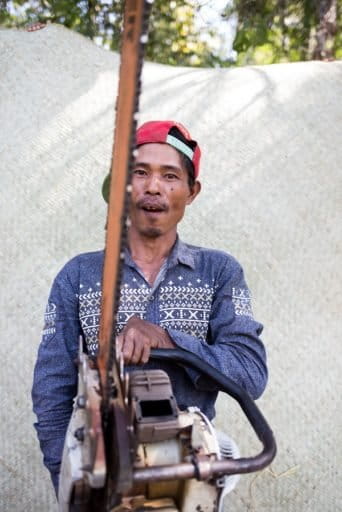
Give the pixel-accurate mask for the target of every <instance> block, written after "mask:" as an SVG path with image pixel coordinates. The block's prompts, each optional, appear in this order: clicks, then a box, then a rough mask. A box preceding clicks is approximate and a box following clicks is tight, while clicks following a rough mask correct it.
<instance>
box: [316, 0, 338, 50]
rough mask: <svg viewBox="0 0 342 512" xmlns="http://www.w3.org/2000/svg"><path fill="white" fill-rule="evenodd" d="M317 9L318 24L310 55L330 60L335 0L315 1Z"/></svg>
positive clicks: (333, 35)
mask: <svg viewBox="0 0 342 512" xmlns="http://www.w3.org/2000/svg"><path fill="white" fill-rule="evenodd" d="M317 10H318V13H317V14H318V19H319V24H318V27H317V31H316V35H315V40H316V44H315V47H314V50H313V55H312V57H313V59H315V60H330V59H332V58H333V48H334V38H335V34H336V21H337V0H320V1H319V2H318V3H317Z"/></svg>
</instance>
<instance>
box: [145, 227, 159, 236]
mask: <svg viewBox="0 0 342 512" xmlns="http://www.w3.org/2000/svg"><path fill="white" fill-rule="evenodd" d="M141 234H142V235H143V236H145V237H146V238H159V237H160V236H162V234H163V232H162V230H161V229H159V228H155V227H149V228H146V229H144V230H142V231H141Z"/></svg>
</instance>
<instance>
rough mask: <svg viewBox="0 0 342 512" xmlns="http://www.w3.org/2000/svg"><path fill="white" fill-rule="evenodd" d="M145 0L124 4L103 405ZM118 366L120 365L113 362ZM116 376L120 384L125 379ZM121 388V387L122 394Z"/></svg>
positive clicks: (106, 273)
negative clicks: (121, 379)
mask: <svg viewBox="0 0 342 512" xmlns="http://www.w3.org/2000/svg"><path fill="white" fill-rule="evenodd" d="M146 10H147V6H146V2H145V1H144V0H127V1H126V2H125V13H124V31H123V35H122V43H121V45H122V47H121V64H120V76H119V91H118V98H117V106H116V122H115V134H114V147H113V157H112V165H111V179H110V189H109V202H108V214H107V235H106V250H105V258H104V268H103V277H102V280H103V281H102V299H101V317H100V330H99V355H98V368H99V372H100V379H101V390H102V397H103V402H104V404H108V400H109V394H110V388H111V384H112V383H111V382H110V381H111V375H110V374H111V371H112V367H113V362H114V363H115V361H114V357H113V353H114V351H115V340H114V333H113V331H114V329H113V327H114V318H115V316H116V312H117V308H118V298H119V294H120V286H119V284H120V271H121V260H122V258H123V254H122V251H123V243H122V238H123V232H124V225H125V220H126V211H127V201H128V199H127V196H128V195H129V193H128V189H127V186H128V184H129V171H130V167H131V164H132V158H133V155H132V152H133V148H134V137H135V128H136V121H135V117H136V116H135V114H136V112H137V109H138V98H139V92H140V74H141V67H142V59H143V53H142V48H143V46H144V43H145V38H144V32H143V27H144V21H145V18H146V17H147V13H146V12H145V11H146ZM114 366H116V365H115V364H114ZM116 377H118V376H113V381H114V382H115V385H118V383H119V382H120V379H119V378H116ZM118 392H119V390H116V393H118Z"/></svg>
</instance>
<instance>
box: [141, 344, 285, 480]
mask: <svg viewBox="0 0 342 512" xmlns="http://www.w3.org/2000/svg"><path fill="white" fill-rule="evenodd" d="M150 357H151V358H152V359H158V360H160V361H167V362H172V363H177V364H180V365H183V366H184V365H186V366H189V367H191V368H193V369H195V370H199V371H200V372H201V373H202V374H204V375H205V376H207V377H209V378H210V379H211V380H212V381H213V382H214V383H215V384H216V385H217V389H218V391H223V392H224V393H226V394H228V395H229V396H231V397H232V398H234V399H235V400H236V401H237V402H238V403H239V405H240V407H241V409H242V410H243V412H244V413H245V415H246V417H247V419H248V421H249V423H250V424H251V426H252V428H253V430H254V431H255V433H256V435H257V436H258V438H259V440H260V441H261V443H262V445H263V450H262V451H261V452H260V453H259V454H258V455H256V456H254V457H246V458H239V459H225V460H219V461H214V462H211V463H210V464H209V465H208V463H206V465H203V467H202V468H201V467H196V468H194V465H193V464H191V463H183V464H179V465H177V467H175V466H173V467H172V466H158V467H150V468H143V469H137V470H135V471H134V477H133V479H134V481H136V482H146V481H149V480H151V479H153V480H159V481H163V480H168V479H170V478H179V479H186V478H193V477H196V476H198V474H200V477H201V479H202V478H203V479H204V478H209V477H218V476H220V475H223V474H235V473H252V472H254V471H259V470H261V469H263V468H264V467H266V466H268V465H269V464H270V463H271V462H272V460H273V459H274V457H275V455H276V450H277V448H276V443H275V439H274V436H273V433H272V430H271V429H270V427H269V425H268V424H267V421H266V420H265V418H264V416H263V415H262V413H261V412H260V410H259V409H258V407H257V406H256V404H255V402H254V401H253V400H252V398H251V397H250V396H249V395H248V393H246V391H245V390H244V389H243V388H242V387H241V386H239V385H238V384H236V383H235V382H234V381H233V380H231V379H230V378H229V377H226V376H225V375H223V374H222V373H220V372H219V371H218V370H216V368H213V367H212V366H211V365H209V364H208V363H206V362H205V361H203V360H202V359H200V358H199V357H198V356H196V355H195V354H192V353H191V352H187V351H186V350H182V349H152V350H151V356H150Z"/></svg>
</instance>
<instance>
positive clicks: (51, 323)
mask: <svg viewBox="0 0 342 512" xmlns="http://www.w3.org/2000/svg"><path fill="white" fill-rule="evenodd" d="M55 332H56V304H55V303H54V302H48V304H47V306H46V310H45V314H44V327H43V340H44V337H45V336H51V334H55Z"/></svg>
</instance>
